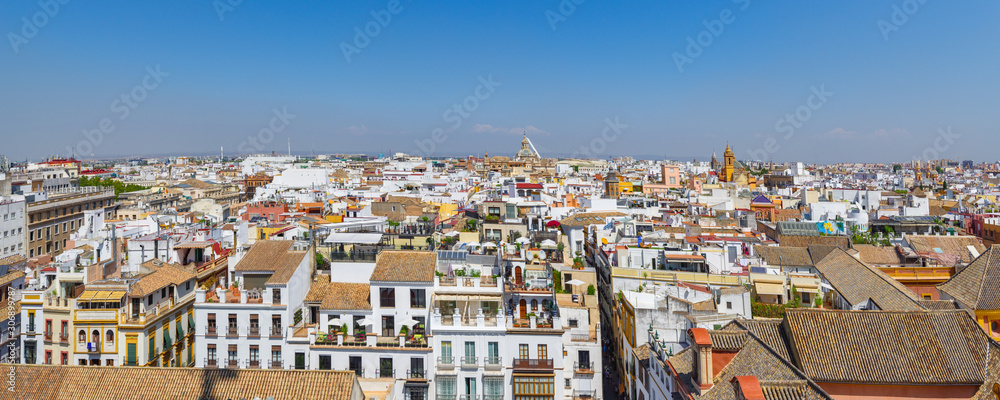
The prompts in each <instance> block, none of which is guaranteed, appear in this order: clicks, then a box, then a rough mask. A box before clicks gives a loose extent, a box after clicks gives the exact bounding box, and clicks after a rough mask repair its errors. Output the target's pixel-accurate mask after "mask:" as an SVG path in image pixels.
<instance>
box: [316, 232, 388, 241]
mask: <svg viewBox="0 0 1000 400" xmlns="http://www.w3.org/2000/svg"><path fill="white" fill-rule="evenodd" d="M381 241H382V234H381V233H347V232H333V233H331V234H330V236H327V237H326V240H325V241H324V242H325V243H348V244H352V243H360V244H378V243H379V242H381Z"/></svg>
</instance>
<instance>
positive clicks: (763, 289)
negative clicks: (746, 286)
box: [754, 282, 785, 296]
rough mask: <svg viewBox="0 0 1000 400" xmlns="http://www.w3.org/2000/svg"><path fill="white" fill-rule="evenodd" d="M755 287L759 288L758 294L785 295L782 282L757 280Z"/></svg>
mask: <svg viewBox="0 0 1000 400" xmlns="http://www.w3.org/2000/svg"><path fill="white" fill-rule="evenodd" d="M754 287H755V288H757V294H758V295H760V294H773V295H778V296H784V295H785V288H784V287H783V286H781V284H780V283H764V282H756V283H754Z"/></svg>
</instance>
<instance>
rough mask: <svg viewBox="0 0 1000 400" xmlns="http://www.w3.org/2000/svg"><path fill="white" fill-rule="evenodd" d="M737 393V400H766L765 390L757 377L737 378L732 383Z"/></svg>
mask: <svg viewBox="0 0 1000 400" xmlns="http://www.w3.org/2000/svg"><path fill="white" fill-rule="evenodd" d="M730 383H732V384H733V390H735V391H736V393H735V394H736V400H765V397H764V390H763V389H761V388H760V382H759V381H758V380H757V377H755V376H737V377H733V380H731V381H730Z"/></svg>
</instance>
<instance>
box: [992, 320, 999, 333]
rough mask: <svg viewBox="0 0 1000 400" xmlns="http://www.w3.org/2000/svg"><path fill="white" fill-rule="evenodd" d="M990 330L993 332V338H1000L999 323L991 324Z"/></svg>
mask: <svg viewBox="0 0 1000 400" xmlns="http://www.w3.org/2000/svg"><path fill="white" fill-rule="evenodd" d="M990 329H991V330H993V336H1000V321H993V322H991V323H990Z"/></svg>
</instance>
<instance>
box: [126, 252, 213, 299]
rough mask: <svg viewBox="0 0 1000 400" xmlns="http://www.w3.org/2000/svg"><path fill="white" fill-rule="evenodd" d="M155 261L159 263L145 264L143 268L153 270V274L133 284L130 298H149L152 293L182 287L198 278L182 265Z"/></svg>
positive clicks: (130, 289)
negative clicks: (172, 287)
mask: <svg viewBox="0 0 1000 400" xmlns="http://www.w3.org/2000/svg"><path fill="white" fill-rule="evenodd" d="M155 261H158V263H152V262H146V263H143V266H145V267H147V268H150V269H152V270H153V272H152V273H150V274H147V275H146V276H143V277H142V278H139V280H138V281H136V282H135V283H133V284H132V287H131V288H129V297H144V296H148V295H149V294H150V293H153V292H156V291H157V290H160V289H163V288H165V287H167V286H170V285H175V286H180V285H182V284H183V283H184V282H187V281H189V280H191V279H195V278H196V277H197V275H195V274H194V273H193V272H192V271H189V270H187V269H186V268H184V267H182V266H180V265H177V264H167V263H164V262H162V261H160V260H155Z"/></svg>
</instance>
